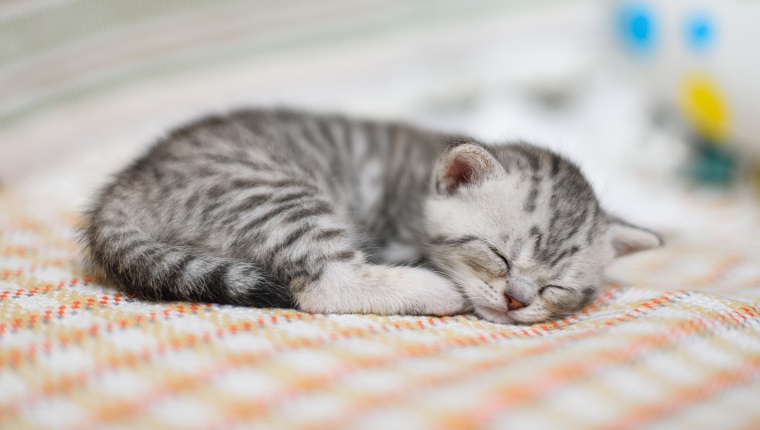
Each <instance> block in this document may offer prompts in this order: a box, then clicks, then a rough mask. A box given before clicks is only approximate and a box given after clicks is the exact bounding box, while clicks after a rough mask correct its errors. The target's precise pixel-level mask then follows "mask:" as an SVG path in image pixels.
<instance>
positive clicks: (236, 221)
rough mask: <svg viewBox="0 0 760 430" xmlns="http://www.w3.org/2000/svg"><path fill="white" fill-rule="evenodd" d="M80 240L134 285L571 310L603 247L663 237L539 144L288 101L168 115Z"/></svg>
mask: <svg viewBox="0 0 760 430" xmlns="http://www.w3.org/2000/svg"><path fill="white" fill-rule="evenodd" d="M82 241H83V243H84V248H85V253H84V254H85V259H86V261H87V262H88V263H89V264H90V265H91V267H92V268H93V269H94V270H97V271H100V272H101V273H102V274H103V275H104V276H105V278H106V279H107V280H108V281H109V282H110V283H112V284H114V285H115V286H117V287H118V288H120V289H121V290H123V291H125V292H126V293H128V294H132V295H135V296H137V297H140V298H144V299H151V300H188V301H203V302H216V303H229V304H236V305H243V306H255V307H294V308H297V309H301V310H304V311H307V312H316V313H355V312H356V313H376V314H432V315H451V314H457V313H461V312H463V311H465V310H466V309H470V308H471V309H472V310H473V311H474V312H475V314H477V315H479V316H480V317H482V318H485V319H487V320H490V321H494V322H500V323H533V322H538V321H542V320H546V319H548V318H552V317H555V316H560V315H566V314H568V313H571V312H574V311H577V310H578V309H580V308H581V307H582V306H583V305H584V304H585V303H587V302H588V300H589V299H590V298H591V297H592V296H593V294H594V292H595V290H596V287H597V286H598V285H599V283H600V278H601V273H602V269H603V268H604V266H605V265H607V264H608V263H609V262H611V261H612V259H613V258H615V257H618V256H621V255H625V254H629V253H631V252H636V251H640V250H644V249H649V248H653V247H656V246H659V245H661V240H660V238H659V237H658V236H657V235H656V234H654V233H652V232H650V231H648V230H645V229H642V228H639V227H635V226H633V225H631V224H628V223H626V222H623V221H621V220H620V219H618V218H616V217H614V216H612V215H609V214H607V213H606V212H605V211H604V210H602V209H601V207H600V205H599V202H598V201H597V199H596V197H595V195H594V192H593V190H592V189H591V187H590V186H589V184H588V182H587V181H586V180H585V179H584V177H583V175H582V174H581V172H580V170H579V169H578V168H577V167H576V166H575V165H574V164H572V163H571V162H570V161H568V160H566V159H564V158H562V157H560V156H559V155H557V154H554V153H552V152H549V151H547V150H545V149H541V148H538V147H535V146H530V145H526V144H516V145H508V146H488V145H484V144H481V143H478V142H476V141H475V140H474V139H470V138H466V137H457V136H447V135H443V134H437V133H433V132H429V131H425V130H421V129H418V128H414V127H411V126H408V125H403V124H396V123H382V122H372V121H364V120H353V119H347V118H344V117H341V116H330V115H315V114H309V113H302V112H296V111H288V110H244V111H236V112H232V113H229V114H227V115H223V116H213V117H207V118H204V119H201V120H198V121H196V122H194V123H191V124H189V125H186V126H184V127H181V128H179V129H177V130H175V131H173V132H171V133H170V134H169V135H168V136H166V137H164V138H163V139H161V140H160V141H159V142H158V143H157V144H156V145H155V146H153V147H152V148H151V149H150V150H149V151H148V152H147V153H146V154H145V155H144V156H142V157H141V158H139V159H138V160H137V161H135V162H134V163H133V164H132V165H130V166H129V167H127V168H126V169H125V170H123V171H122V172H121V173H119V174H118V175H116V177H115V179H114V180H113V181H112V182H111V183H110V184H109V185H108V186H106V187H105V188H104V189H103V190H102V191H101V193H100V194H99V196H97V198H96V199H95V200H94V202H93V204H92V206H91V208H90V209H89V210H88V211H87V212H86V214H85V216H84V227H83V230H82Z"/></svg>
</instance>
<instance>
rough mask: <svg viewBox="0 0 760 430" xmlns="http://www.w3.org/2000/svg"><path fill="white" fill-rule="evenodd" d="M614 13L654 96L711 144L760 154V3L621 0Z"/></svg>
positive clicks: (618, 28) (614, 22) (617, 27)
mask: <svg viewBox="0 0 760 430" xmlns="http://www.w3.org/2000/svg"><path fill="white" fill-rule="evenodd" d="M613 15H614V17H613V18H611V23H612V25H613V26H614V27H615V32H616V33H617V35H618V38H619V40H620V41H621V42H622V44H623V45H624V47H625V48H624V49H625V50H626V51H627V54H628V58H629V59H630V60H631V61H630V63H631V64H633V67H634V69H635V70H636V71H638V72H640V73H641V75H642V76H643V77H644V78H645V82H646V84H647V86H648V88H649V89H650V90H651V93H652V95H653V96H655V97H656V98H658V99H661V100H664V101H666V102H667V103H668V104H669V105H670V106H673V107H677V108H678V110H679V111H680V112H681V113H682V114H683V116H684V117H685V118H686V119H687V120H688V122H689V123H690V124H691V125H692V126H693V127H694V129H695V130H697V131H698V132H699V133H700V134H701V135H702V136H704V137H705V138H707V139H709V140H710V141H712V142H715V143H729V144H732V145H736V146H737V147H738V148H739V149H740V150H741V151H742V152H744V153H746V154H751V155H752V156H753V157H754V158H755V159H760V121H757V119H756V116H757V114H756V112H758V111H760V84H758V77H760V51H759V50H758V48H757V47H758V45H759V44H760V26H758V23H760V2H756V1H741V0H669V1H667V2H655V1H619V2H616V3H615V5H614V11H613ZM618 47H619V45H618Z"/></svg>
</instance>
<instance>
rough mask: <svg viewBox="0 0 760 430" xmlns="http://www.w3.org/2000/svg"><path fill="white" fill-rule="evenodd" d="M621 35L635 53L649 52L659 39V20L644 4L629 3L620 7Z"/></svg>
mask: <svg viewBox="0 0 760 430" xmlns="http://www.w3.org/2000/svg"><path fill="white" fill-rule="evenodd" d="M619 14H620V15H619V31H620V36H621V38H622V40H623V42H624V43H625V45H626V47H627V48H628V49H630V50H631V51H632V52H634V53H639V54H647V53H649V52H651V51H652V50H653V49H654V46H655V43H656V41H657V40H656V39H657V21H656V19H655V17H654V13H652V11H651V10H649V8H647V7H646V6H645V5H643V4H637V3H629V4H624V5H622V6H621V7H620V12H619Z"/></svg>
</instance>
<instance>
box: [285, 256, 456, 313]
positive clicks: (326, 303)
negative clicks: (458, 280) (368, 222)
mask: <svg viewBox="0 0 760 430" xmlns="http://www.w3.org/2000/svg"><path fill="white" fill-rule="evenodd" d="M296 300H297V301H298V304H299V308H300V309H302V310H305V311H308V312H319V313H373V314H380V315H398V314H412V315H455V314H458V313H462V312H463V310H464V308H465V300H464V297H463V296H462V295H461V294H460V293H459V291H457V288H456V287H455V286H454V284H453V283H452V282H451V281H449V280H448V279H446V278H444V277H443V276H441V275H438V274H436V273H434V272H431V271H429V270H425V269H419V268H413V267H390V266H383V265H370V264H365V265H362V266H360V267H356V266H355V265H350V264H344V263H338V264H333V265H331V266H329V267H328V268H327V269H326V270H325V274H324V275H323V277H322V279H321V280H320V282H319V283H317V284H313V285H309V286H308V287H306V288H304V289H303V290H302V291H300V292H298V293H297V294H296Z"/></svg>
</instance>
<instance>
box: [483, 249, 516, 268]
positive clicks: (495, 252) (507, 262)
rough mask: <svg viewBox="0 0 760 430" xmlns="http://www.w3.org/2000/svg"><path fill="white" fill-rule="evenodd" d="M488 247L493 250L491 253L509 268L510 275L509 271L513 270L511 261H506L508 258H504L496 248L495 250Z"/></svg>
mask: <svg viewBox="0 0 760 430" xmlns="http://www.w3.org/2000/svg"><path fill="white" fill-rule="evenodd" d="M488 247H489V248H491V251H492V252H493V253H494V254H496V256H497V257H499V258H500V259H501V261H503V262H504V265H505V266H506V267H507V273H509V271H510V270H511V266H510V265H509V261H508V260H507V259H506V257H504V256H503V255H501V253H500V252H499V251H498V250H497V249H496V248H494V247H493V246H491V245H488Z"/></svg>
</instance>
